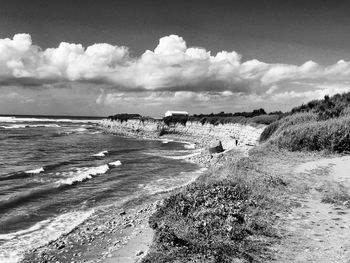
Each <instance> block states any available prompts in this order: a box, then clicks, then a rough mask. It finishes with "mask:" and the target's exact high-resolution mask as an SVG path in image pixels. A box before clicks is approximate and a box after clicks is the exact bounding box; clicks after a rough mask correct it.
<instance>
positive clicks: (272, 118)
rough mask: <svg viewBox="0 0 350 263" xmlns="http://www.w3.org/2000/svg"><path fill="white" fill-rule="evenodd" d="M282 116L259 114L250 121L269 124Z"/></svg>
mask: <svg viewBox="0 0 350 263" xmlns="http://www.w3.org/2000/svg"><path fill="white" fill-rule="evenodd" d="M279 118H280V116H279V115H270V114H269V115H267V114H265V115H259V116H255V117H253V118H251V119H250V120H249V122H253V123H257V124H265V125H269V124H271V123H273V122H275V121H277V120H279Z"/></svg>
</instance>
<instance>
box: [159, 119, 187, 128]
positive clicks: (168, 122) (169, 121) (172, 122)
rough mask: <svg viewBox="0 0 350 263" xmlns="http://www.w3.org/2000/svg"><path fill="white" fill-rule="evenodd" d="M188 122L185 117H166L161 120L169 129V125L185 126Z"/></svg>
mask: <svg viewBox="0 0 350 263" xmlns="http://www.w3.org/2000/svg"><path fill="white" fill-rule="evenodd" d="M187 121H188V117H187V116H167V117H164V118H163V122H164V123H165V124H166V125H167V126H168V127H169V126H170V125H176V124H177V123H179V124H181V125H183V126H186V123H187Z"/></svg>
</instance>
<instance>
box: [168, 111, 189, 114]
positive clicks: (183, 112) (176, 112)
mask: <svg viewBox="0 0 350 263" xmlns="http://www.w3.org/2000/svg"><path fill="white" fill-rule="evenodd" d="M169 114H171V115H188V112H187V111H175V110H168V111H167V112H166V113H165V115H169Z"/></svg>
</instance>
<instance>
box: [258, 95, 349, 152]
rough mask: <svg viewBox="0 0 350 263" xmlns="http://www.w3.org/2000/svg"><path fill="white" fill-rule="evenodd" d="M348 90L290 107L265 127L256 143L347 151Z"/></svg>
mask: <svg viewBox="0 0 350 263" xmlns="http://www.w3.org/2000/svg"><path fill="white" fill-rule="evenodd" d="M349 124H350V93H345V94H341V95H340V94H337V95H335V96H333V97H331V98H330V97H328V96H325V98H324V100H318V101H311V102H309V103H307V104H305V105H302V106H300V107H296V108H294V109H293V110H292V111H291V113H290V115H288V116H286V117H284V118H282V119H280V120H278V121H275V122H273V123H272V124H270V125H269V126H267V127H266V128H265V130H264V131H263V133H262V134H261V136H260V142H265V141H268V143H271V144H275V145H277V146H278V147H280V148H285V149H288V150H290V151H327V152H335V153H349V152H350V125H349Z"/></svg>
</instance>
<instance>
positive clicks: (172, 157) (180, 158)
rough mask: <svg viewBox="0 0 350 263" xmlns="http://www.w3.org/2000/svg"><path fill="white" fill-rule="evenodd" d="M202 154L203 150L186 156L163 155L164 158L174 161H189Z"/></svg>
mask: <svg viewBox="0 0 350 263" xmlns="http://www.w3.org/2000/svg"><path fill="white" fill-rule="evenodd" d="M200 154H201V150H197V151H194V153H191V154H186V155H179V156H177V155H175V156H172V155H165V156H164V155H163V156H162V157H164V158H169V159H174V160H184V159H187V158H191V157H194V156H197V155H200Z"/></svg>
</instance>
